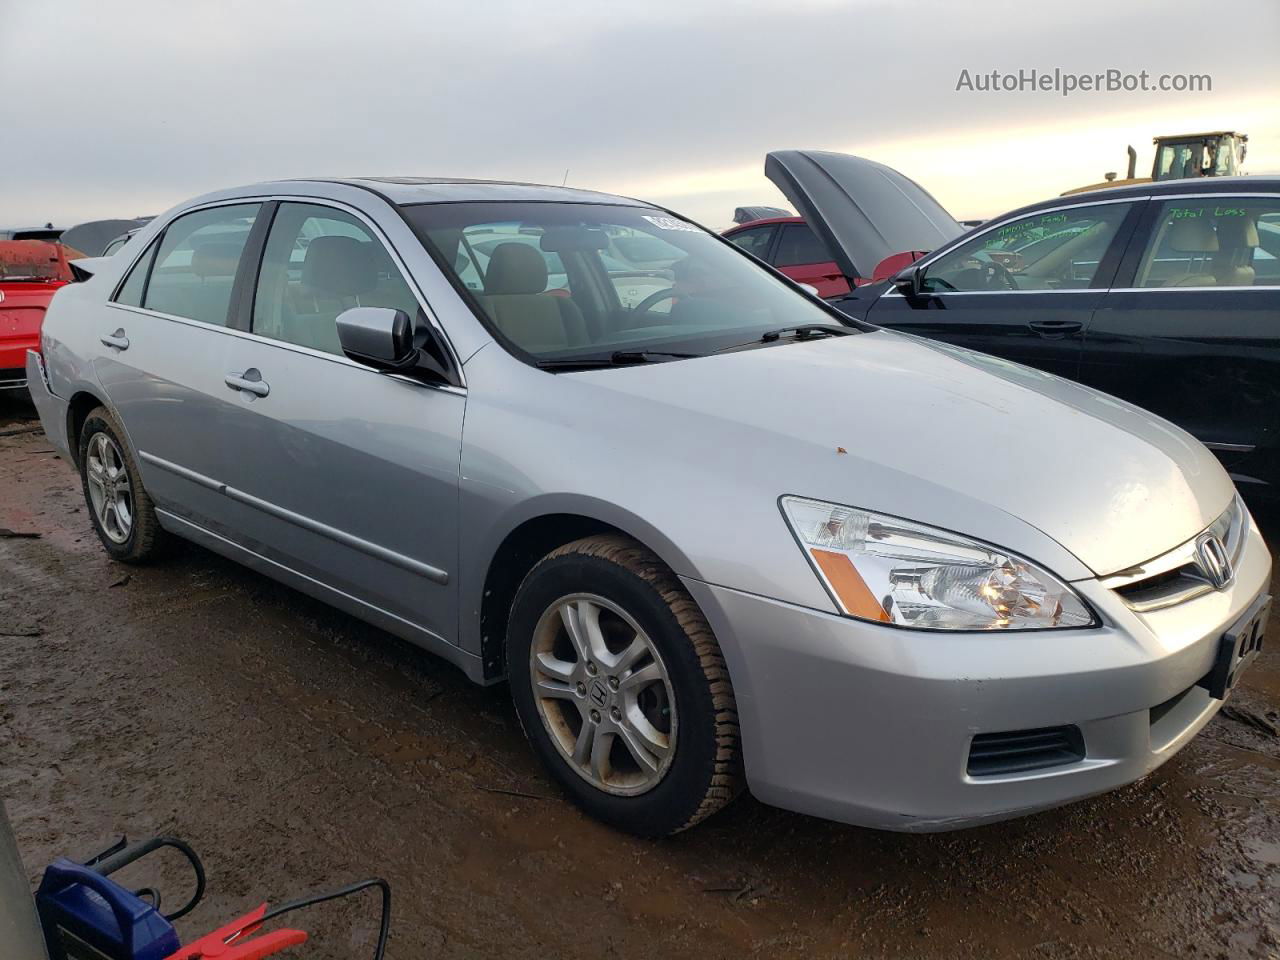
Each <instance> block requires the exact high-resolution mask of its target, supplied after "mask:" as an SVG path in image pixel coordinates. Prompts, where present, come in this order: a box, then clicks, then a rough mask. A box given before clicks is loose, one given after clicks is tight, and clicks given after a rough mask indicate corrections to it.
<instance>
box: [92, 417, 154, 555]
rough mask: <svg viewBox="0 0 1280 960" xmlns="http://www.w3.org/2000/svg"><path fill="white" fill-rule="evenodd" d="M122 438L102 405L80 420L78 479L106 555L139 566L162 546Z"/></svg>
mask: <svg viewBox="0 0 1280 960" xmlns="http://www.w3.org/2000/svg"><path fill="white" fill-rule="evenodd" d="M123 435H124V431H123V430H121V429H120V426H119V424H117V423H116V421H115V418H114V417H112V415H111V414H110V412H108V410H107V409H106V408H105V407H98V408H97V409H96V410H94V411H93V412H92V413H90V414H89V416H88V417H86V418H85V421H84V426H83V427H82V428H81V430H80V451H79V452H80V479H81V482H82V486H83V487H84V499H85V502H86V503H87V504H88V505H89V516H90V518H91V519H92V520H93V529H94V531H95V532H96V533H97V534H98V539H99V540H101V541H102V545H103V546H104V547H106V549H107V553H109V554H111V556H112V558H113V559H116V560H121V561H123V562H125V563H141V562H143V561H145V560H147V559H149V558H151V557H153V556H155V554H156V553H157V551H159V550H160V549H161V548H162V547H163V545H164V538H165V533H164V531H163V530H161V529H160V523H159V521H158V520H156V513H155V508H154V507H153V506H152V504H151V498H150V497H149V496H147V492H146V491H145V490H144V489H142V477H141V475H140V474H139V472H138V463H137V461H136V460H135V459H134V457H133V452H132V451H131V450H130V449H129V445H128V443H127V442H125V440H124V436H123Z"/></svg>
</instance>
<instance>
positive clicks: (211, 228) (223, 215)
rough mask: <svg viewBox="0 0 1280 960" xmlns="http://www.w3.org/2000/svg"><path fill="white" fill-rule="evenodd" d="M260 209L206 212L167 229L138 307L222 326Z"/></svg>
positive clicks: (238, 206)
mask: <svg viewBox="0 0 1280 960" xmlns="http://www.w3.org/2000/svg"><path fill="white" fill-rule="evenodd" d="M261 206H262V205H261V204H257V203H241V204H233V205H231V206H225V207H210V208H209V209H206V210H197V211H195V212H194V213H188V214H184V215H183V216H181V217H178V219H176V220H174V221H173V222H172V223H171V224H169V226H168V227H166V228H165V231H164V236H163V237H162V238H161V240H160V246H159V248H158V249H157V251H156V258H155V265H154V266H153V267H152V268H151V277H150V280H149V281H148V282H147V285H146V290H145V291H144V293H143V299H142V306H144V307H146V308H147V309H148V310H157V311H159V312H160V313H167V314H171V315H172V316H175V317H185V318H186V319H188V320H198V321H199V322H201V323H207V324H210V325H212V326H219V327H224V326H226V325H227V315H228V313H229V312H230V307H231V289H232V287H233V286H234V284H235V278H236V271H237V270H238V269H239V268H240V257H241V255H242V254H243V253H244V248H245V244H246V243H247V242H248V240H249V231H250V229H252V227H253V222H254V220H255V219H256V218H257V216H258V211H259V210H260V209H261ZM135 269H136V268H135ZM130 280H132V277H130ZM127 285H128V284H127V283H126V286H127ZM122 292H123V291H122Z"/></svg>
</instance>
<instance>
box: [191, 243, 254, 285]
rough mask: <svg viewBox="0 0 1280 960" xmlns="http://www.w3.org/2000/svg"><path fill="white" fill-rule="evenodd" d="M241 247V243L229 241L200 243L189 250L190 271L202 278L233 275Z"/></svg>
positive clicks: (238, 261) (238, 260)
mask: <svg viewBox="0 0 1280 960" xmlns="http://www.w3.org/2000/svg"><path fill="white" fill-rule="evenodd" d="M241 249H243V244H240V243H231V242H229V241H222V242H218V241H216V240H213V241H210V242H209V243H202V244H200V246H198V247H196V248H195V249H194V250H192V251H191V272H192V273H194V274H195V275H196V276H198V277H200V278H202V279H207V278H209V277H234V276H235V274H236V266H237V265H238V264H239V263H240V251H241Z"/></svg>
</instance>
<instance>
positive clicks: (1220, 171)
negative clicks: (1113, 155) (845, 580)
mask: <svg viewBox="0 0 1280 960" xmlns="http://www.w3.org/2000/svg"><path fill="white" fill-rule="evenodd" d="M1151 142H1152V143H1154V144H1155V146H1156V158H1155V162H1154V163H1152V164H1151V176H1149V177H1136V176H1134V174H1135V173H1136V172H1137V166H1138V151H1136V150H1134V149H1133V147H1129V172H1128V175H1127V176H1126V177H1125V178H1124V179H1123V180H1117V179H1116V175H1115V174H1114V173H1107V174H1105V175H1104V176H1105V179H1104V180H1102V181H1101V182H1100V183H1090V184H1088V185H1087V186H1083V187H1076V188H1075V189H1074V190H1068V191H1066V192H1065V193H1064V194H1062V195H1063V196H1064V197H1066V196H1070V195H1071V194H1073V193H1085V192H1087V191H1089V190H1104V189H1106V188H1107V187H1124V186H1128V185H1129V184H1131V183H1150V182H1151V181H1152V180H1181V179H1183V178H1186V177H1234V176H1235V175H1236V174H1238V173H1240V166H1241V164H1243V163H1244V156H1245V151H1246V150H1247V148H1248V143H1249V135H1248V134H1247V133H1236V132H1235V131H1233V130H1215V131H1213V132H1211V133H1182V134H1177V135H1176V136H1168V137H1156V138H1155V139H1153V140H1152V141H1151Z"/></svg>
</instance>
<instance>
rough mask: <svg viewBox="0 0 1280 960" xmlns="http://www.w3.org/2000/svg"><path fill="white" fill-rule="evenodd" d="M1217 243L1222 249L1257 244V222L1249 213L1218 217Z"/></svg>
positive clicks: (1237, 248) (1235, 248)
mask: <svg viewBox="0 0 1280 960" xmlns="http://www.w3.org/2000/svg"><path fill="white" fill-rule="evenodd" d="M1218 244H1219V246H1221V247H1222V248H1223V249H1224V250H1239V249H1240V248H1241V247H1256V246H1257V245H1258V224H1257V221H1255V220H1254V219H1253V217H1251V216H1250V215H1249V214H1244V215H1242V216H1239V217H1218Z"/></svg>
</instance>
